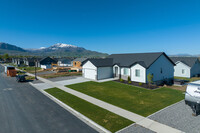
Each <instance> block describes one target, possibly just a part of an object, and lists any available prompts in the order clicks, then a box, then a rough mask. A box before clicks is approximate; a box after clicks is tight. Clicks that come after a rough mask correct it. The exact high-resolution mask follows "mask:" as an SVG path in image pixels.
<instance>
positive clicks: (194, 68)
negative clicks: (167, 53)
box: [170, 57, 200, 78]
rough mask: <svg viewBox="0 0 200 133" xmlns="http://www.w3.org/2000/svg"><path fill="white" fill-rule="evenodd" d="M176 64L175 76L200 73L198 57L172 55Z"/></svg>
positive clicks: (189, 76) (188, 76) (192, 75)
mask: <svg viewBox="0 0 200 133" xmlns="http://www.w3.org/2000/svg"><path fill="white" fill-rule="evenodd" d="M170 58H171V60H172V61H173V62H174V63H175V64H176V66H174V76H177V77H185V78H191V77H194V76H199V75H200V61H199V59H198V58H197V57H170Z"/></svg>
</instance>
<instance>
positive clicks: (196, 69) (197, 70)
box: [191, 60, 200, 77]
mask: <svg viewBox="0 0 200 133" xmlns="http://www.w3.org/2000/svg"><path fill="white" fill-rule="evenodd" d="M197 74H200V62H199V61H198V60H197V61H196V63H195V64H194V65H193V67H192V68H191V77H194V76H196V75H197Z"/></svg>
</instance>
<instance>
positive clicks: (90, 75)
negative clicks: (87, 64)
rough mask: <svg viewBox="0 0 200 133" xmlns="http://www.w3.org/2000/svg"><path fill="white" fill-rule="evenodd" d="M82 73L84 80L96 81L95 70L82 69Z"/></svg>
mask: <svg viewBox="0 0 200 133" xmlns="http://www.w3.org/2000/svg"><path fill="white" fill-rule="evenodd" d="M83 73H84V74H83V75H84V77H85V78H88V79H93V80H96V77H97V76H96V75H97V74H96V73H97V72H96V70H94V69H88V68H84V69H83Z"/></svg>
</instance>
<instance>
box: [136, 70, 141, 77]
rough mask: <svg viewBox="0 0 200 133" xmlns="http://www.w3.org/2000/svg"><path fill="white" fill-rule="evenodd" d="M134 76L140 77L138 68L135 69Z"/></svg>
mask: <svg viewBox="0 0 200 133" xmlns="http://www.w3.org/2000/svg"><path fill="white" fill-rule="evenodd" d="M135 77H140V70H139V69H136V70H135Z"/></svg>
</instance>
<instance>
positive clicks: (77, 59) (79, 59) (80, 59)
mask: <svg viewBox="0 0 200 133" xmlns="http://www.w3.org/2000/svg"><path fill="white" fill-rule="evenodd" d="M85 60H87V58H76V59H74V60H73V61H80V62H83V61H85Z"/></svg>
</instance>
